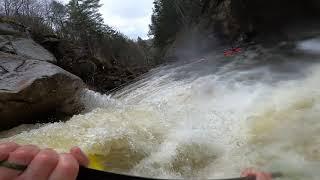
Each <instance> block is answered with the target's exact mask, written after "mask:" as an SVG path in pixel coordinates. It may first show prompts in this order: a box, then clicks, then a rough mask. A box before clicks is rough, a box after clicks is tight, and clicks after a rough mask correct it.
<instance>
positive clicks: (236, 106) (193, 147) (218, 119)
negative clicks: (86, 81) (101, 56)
mask: <svg viewBox="0 0 320 180" xmlns="http://www.w3.org/2000/svg"><path fill="white" fill-rule="evenodd" d="M308 43H310V42H308V41H306V42H303V43H300V44H299V45H298V46H297V47H299V48H300V50H297V49H296V50H283V49H281V47H276V48H273V49H263V48H260V47H259V46H252V48H249V49H247V50H246V52H244V53H242V54H241V55H239V56H235V57H228V58H226V57H223V55H221V52H219V53H216V54H215V53H212V54H210V55H207V56H206V57H205V58H203V59H200V60H194V61H190V62H184V63H180V64H179V65H177V64H176V65H168V66H164V67H160V68H158V69H155V70H153V71H151V72H150V73H149V74H147V75H145V77H143V78H141V80H140V81H138V82H136V83H134V84H132V85H129V86H127V87H126V88H124V89H122V90H119V91H117V92H115V93H113V94H110V95H101V94H98V93H95V92H93V91H90V90H87V91H86V92H84V95H83V101H84V102H85V104H86V106H87V113H84V114H82V115H77V116H74V117H73V118H71V119H70V120H69V121H67V122H60V123H51V124H41V125H40V124H38V125H32V126H26V125H25V126H20V127H18V128H15V129H13V130H10V131H7V132H3V133H2V134H1V135H0V137H2V140H1V141H8V140H13V141H16V142H18V143H22V144H27V143H32V144H37V145H39V146H41V147H52V148H55V149H57V150H59V151H67V150H68V149H69V148H71V147H72V146H75V145H77V146H80V147H81V148H83V149H84V150H85V151H86V152H87V153H88V154H91V155H94V156H95V157H98V158H99V159H101V160H102V161H103V162H104V165H105V169H106V170H109V171H116V172H124V173H130V174H135V175H141V176H149V177H159V178H181V177H183V178H191V177H197V178H223V177H234V176H239V173H240V171H241V170H243V169H244V168H246V167H257V168H261V169H264V170H267V171H276V172H278V171H280V172H282V173H283V174H285V177H284V178H283V179H288V180H289V179H290V180H295V179H296V180H301V179H318V177H320V172H319V167H320V140H319V138H317V137H318V136H319V135H320V123H319V122H318V121H319V118H320V90H319V84H320V79H319V78H318V77H320V64H317V58H319V57H320V56H317V54H315V51H314V49H312V48H310V46H308V45H310V44H308ZM311 43H314V41H312V42H311ZM316 45H317V46H319V44H316ZM312 47H315V45H313V46H312ZM310 49H311V50H312V52H308V53H306V51H307V50H310ZM310 53H311V54H310Z"/></svg>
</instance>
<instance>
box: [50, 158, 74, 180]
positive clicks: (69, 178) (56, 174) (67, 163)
mask: <svg viewBox="0 0 320 180" xmlns="http://www.w3.org/2000/svg"><path fill="white" fill-rule="evenodd" d="M78 172H79V163H78V161H77V159H76V158H75V157H74V156H73V155H71V154H61V155H60V157H59V162H58V165H57V166H56V168H55V169H54V171H53V172H52V174H51V176H50V178H49V180H61V179H64V180H75V179H76V178H77V175H78Z"/></svg>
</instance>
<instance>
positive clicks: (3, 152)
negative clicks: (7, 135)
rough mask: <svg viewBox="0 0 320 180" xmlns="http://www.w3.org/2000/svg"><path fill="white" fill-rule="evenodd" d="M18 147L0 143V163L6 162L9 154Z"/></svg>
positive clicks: (9, 143)
mask: <svg viewBox="0 0 320 180" xmlns="http://www.w3.org/2000/svg"><path fill="white" fill-rule="evenodd" d="M18 147H19V145H18V144H16V143H14V142H8V143H1V144H0V161H3V160H6V159H7V158H8V157H9V153H10V152H12V151H14V150H16V149H17V148H18Z"/></svg>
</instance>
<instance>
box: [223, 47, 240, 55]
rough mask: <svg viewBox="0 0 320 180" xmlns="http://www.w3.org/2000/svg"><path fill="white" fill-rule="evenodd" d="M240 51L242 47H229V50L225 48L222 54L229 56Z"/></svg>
mask: <svg viewBox="0 0 320 180" xmlns="http://www.w3.org/2000/svg"><path fill="white" fill-rule="evenodd" d="M241 52H242V49H241V48H232V49H229V50H226V51H224V53H223V54H224V56H226V57H230V56H234V55H236V54H238V53H241Z"/></svg>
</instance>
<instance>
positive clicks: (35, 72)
mask: <svg viewBox="0 0 320 180" xmlns="http://www.w3.org/2000/svg"><path fill="white" fill-rule="evenodd" d="M84 87H85V85H84V83H83V82H82V80H81V79H80V78H78V77H77V76H75V75H73V74H70V73H69V72H67V71H65V70H63V69H61V68H59V67H57V66H55V65H53V64H50V63H47V62H44V61H39V60H30V59H27V58H25V57H21V56H17V55H12V54H6V53H1V52H0V130H3V129H8V128H11V127H14V126H16V125H20V124H25V123H35V122H36V120H37V117H43V115H46V116H48V114H53V113H63V114H68V115H73V114H75V113H77V112H79V110H81V108H82V105H81V103H80V101H79V100H78V97H80V95H79V93H81V90H82V89H83V88H84Z"/></svg>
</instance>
